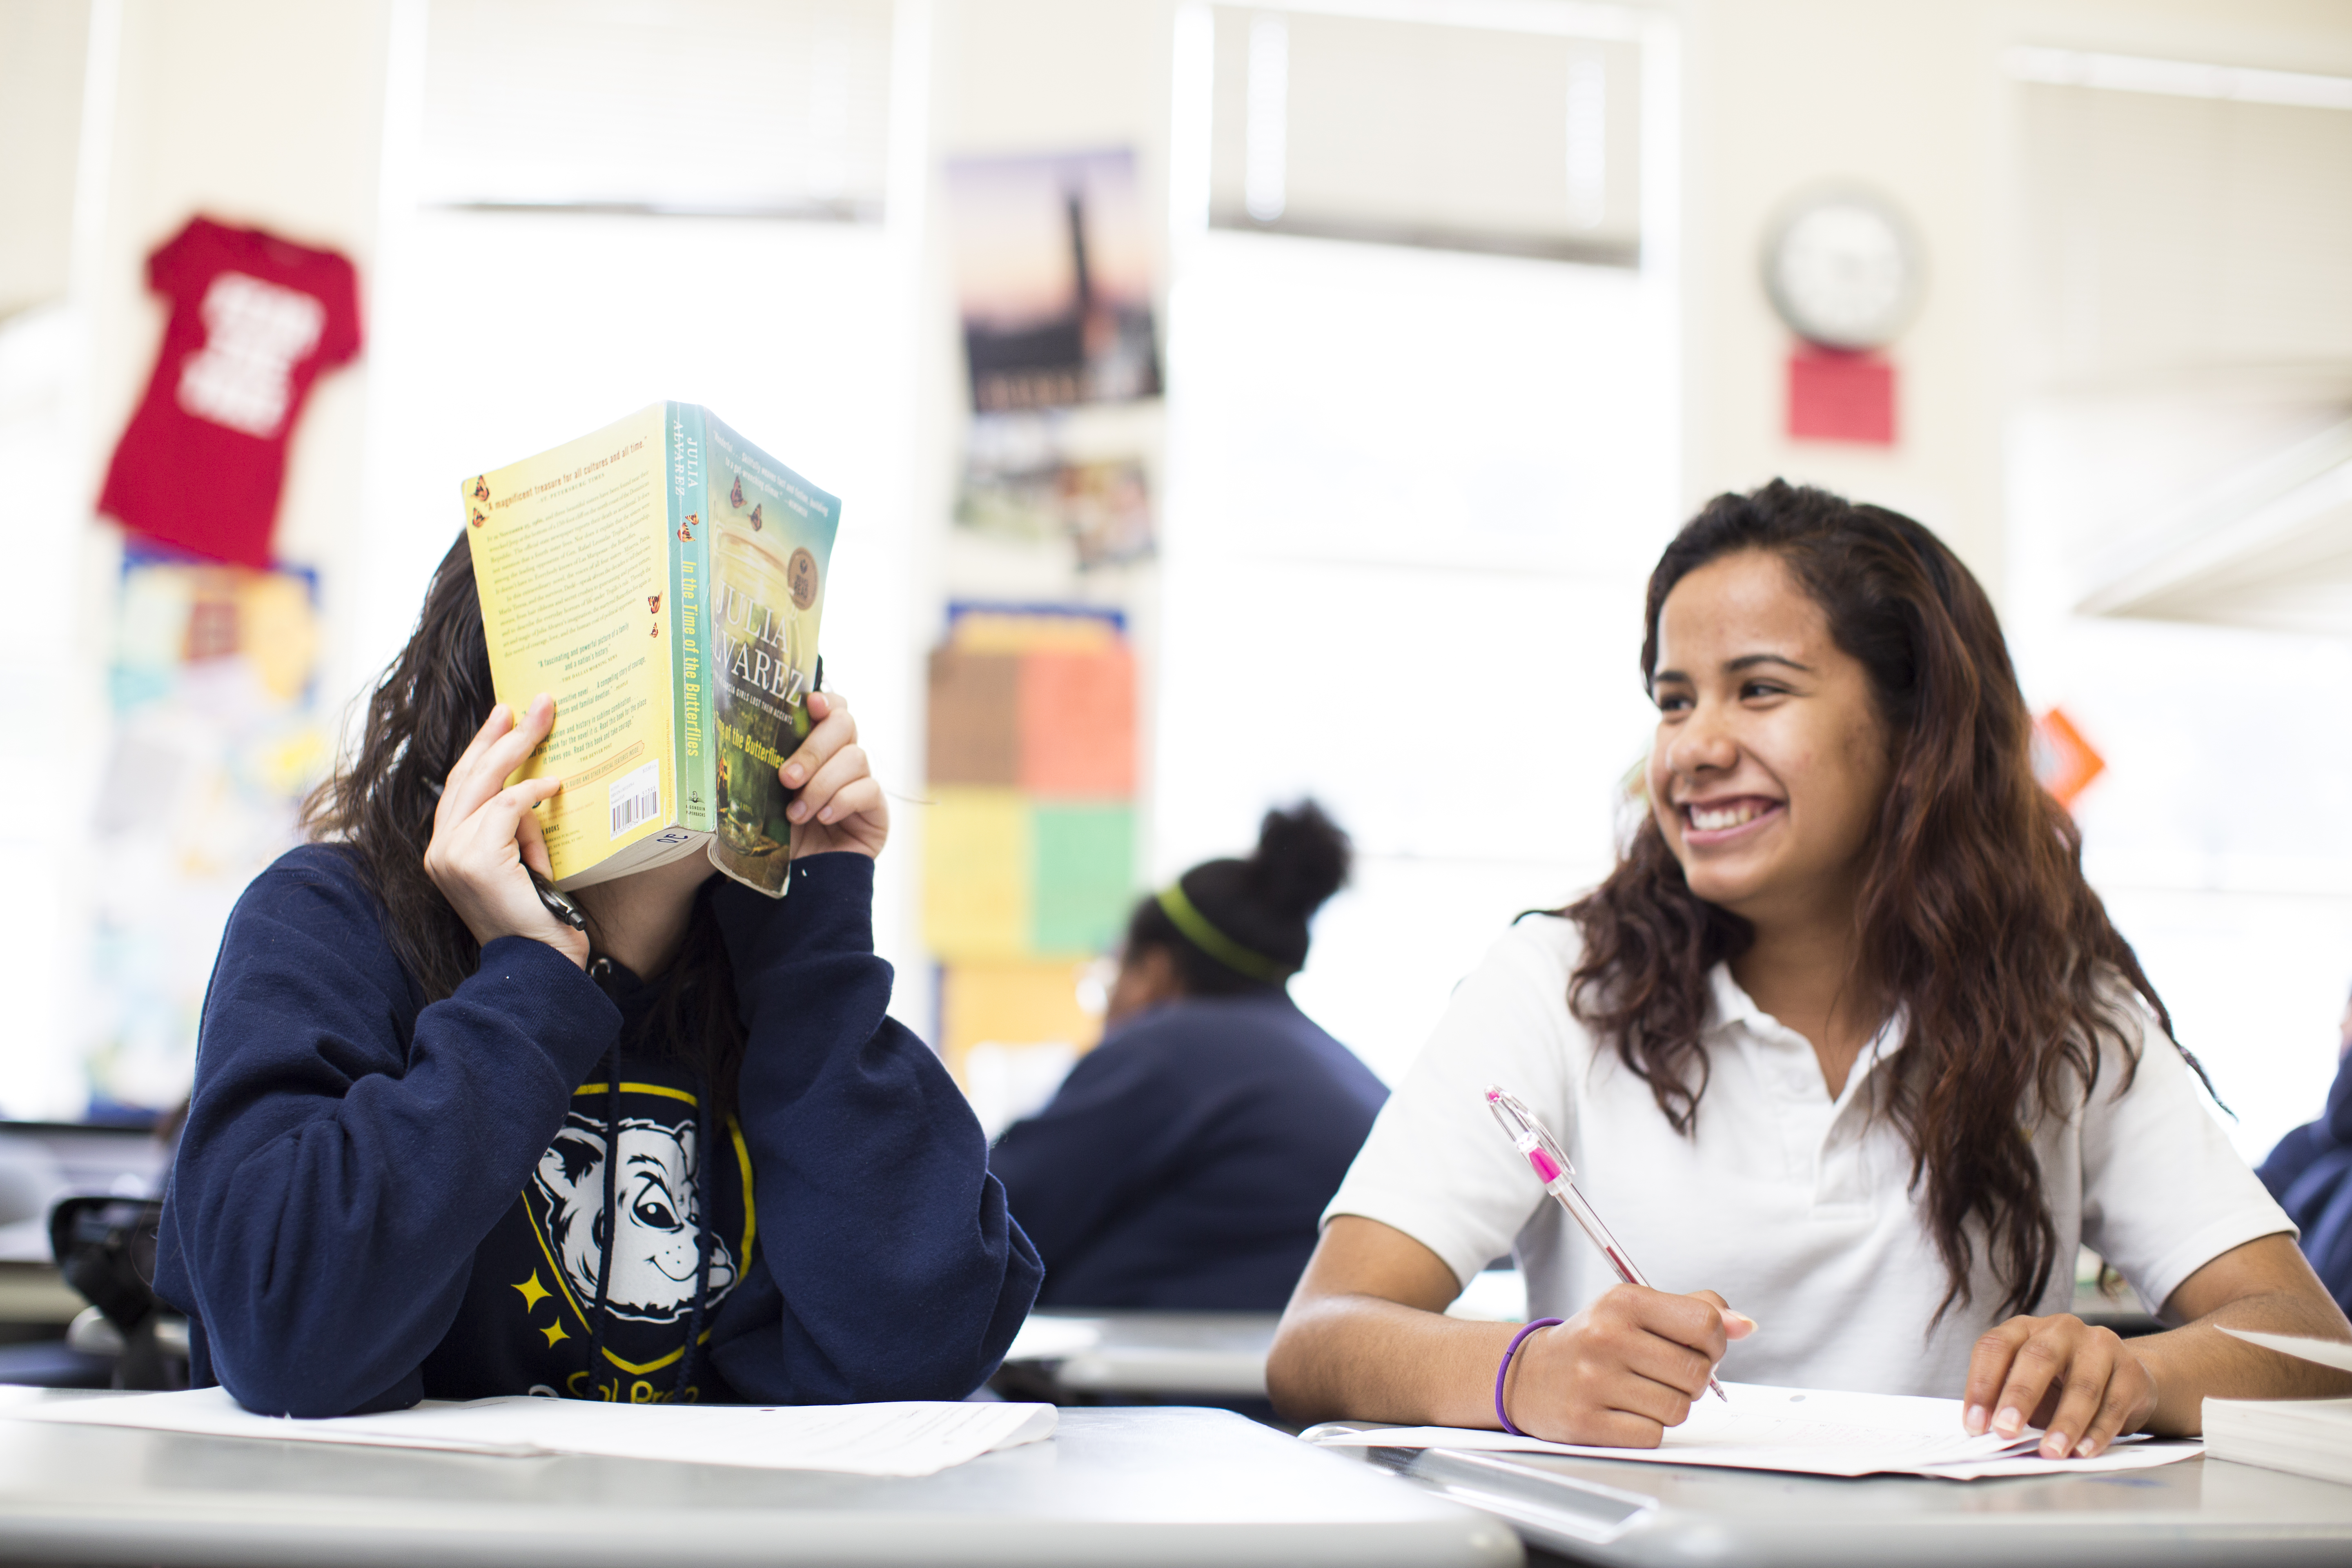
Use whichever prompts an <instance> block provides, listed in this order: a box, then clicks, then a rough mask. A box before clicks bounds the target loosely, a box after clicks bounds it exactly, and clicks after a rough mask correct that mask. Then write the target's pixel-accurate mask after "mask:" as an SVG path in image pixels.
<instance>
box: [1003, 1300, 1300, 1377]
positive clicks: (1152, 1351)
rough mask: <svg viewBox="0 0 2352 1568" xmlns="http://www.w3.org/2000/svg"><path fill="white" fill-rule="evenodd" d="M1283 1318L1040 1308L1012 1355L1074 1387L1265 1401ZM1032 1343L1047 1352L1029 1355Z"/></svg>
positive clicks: (1011, 1358)
mask: <svg viewBox="0 0 2352 1568" xmlns="http://www.w3.org/2000/svg"><path fill="white" fill-rule="evenodd" d="M1280 1321H1282V1314H1281V1313H1279V1312H1133V1311H1100V1312H1088V1311H1078V1310H1068V1311H1061V1310H1055V1311H1044V1312H1033V1313H1031V1314H1030V1315H1029V1322H1028V1324H1027V1325H1024V1330H1023V1333H1022V1337H1021V1338H1020V1339H1017V1340H1015V1341H1014V1342H1013V1349H1012V1351H1011V1352H1009V1353H1008V1354H1007V1355H1006V1356H1005V1360H1006V1361H1008V1362H1023V1361H1028V1362H1034V1363H1036V1364H1038V1365H1040V1366H1043V1367H1045V1368H1048V1369H1050V1371H1051V1373H1052V1375H1053V1377H1054V1380H1055V1383H1056V1384H1059V1385H1060V1386H1061V1387H1062V1388H1065V1389H1067V1390H1069V1391H1071V1392H1073V1393H1084V1394H1165V1395H1175V1396H1178V1397H1182V1396H1186V1395H1190V1396H1192V1397H1193V1398H1196V1399H1197V1398H1216V1399H1263V1398H1264V1397H1265V1355H1266V1352H1267V1351H1268V1350H1269V1349H1270V1348H1272V1346H1273V1344H1274V1330H1275V1325H1276V1324H1277V1323H1279V1322H1280ZM1032 1344H1034V1345H1036V1346H1038V1347H1040V1349H1041V1350H1042V1351H1044V1352H1046V1353H1040V1354H1036V1355H1030V1354H1026V1353H1024V1352H1026V1351H1027V1350H1028V1348H1029V1346H1030V1345H1032Z"/></svg>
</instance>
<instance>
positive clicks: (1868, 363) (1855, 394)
mask: <svg viewBox="0 0 2352 1568" xmlns="http://www.w3.org/2000/svg"><path fill="white" fill-rule="evenodd" d="M1789 436H1790V439H1792V440H1798V441H1860V442H1864V443H1866V444H1868V445H1870V446H1874V447H1892V446H1893V445H1895V367H1894V366H1893V365H1891V364H1889V363H1886V362H1885V360H1883V359H1880V358H1879V357H1878V356H1877V355H1876V354H1874V353H1843V352H1842V351H1840V350H1837V349H1824V348H1817V347H1815V346H1813V345H1812V344H1810V343H1808V344H1806V345H1805V346H1804V347H1802V348H1800V349H1798V350H1797V351H1796V352H1795V353H1792V354H1790V356H1789Z"/></svg>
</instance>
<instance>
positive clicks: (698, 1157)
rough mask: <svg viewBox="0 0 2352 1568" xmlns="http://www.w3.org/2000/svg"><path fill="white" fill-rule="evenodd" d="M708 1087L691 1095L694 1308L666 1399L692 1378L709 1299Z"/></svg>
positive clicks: (682, 1391)
mask: <svg viewBox="0 0 2352 1568" xmlns="http://www.w3.org/2000/svg"><path fill="white" fill-rule="evenodd" d="M713 1154H714V1151H713V1150H712V1148H711V1146H710V1086H709V1084H705V1085H703V1086H702V1092H701V1093H700V1094H698V1095H696V1096H695V1097H694V1162H695V1164H694V1199H695V1202H694V1208H695V1214H694V1251H695V1258H694V1311H693V1313H692V1314H691V1315H690V1316H689V1317H688V1319H687V1321H686V1351H685V1353H684V1354H682V1355H680V1356H679V1357H678V1358H677V1383H675V1384H672V1385H671V1388H670V1398H671V1399H672V1400H674V1401H675V1400H682V1399H684V1398H685V1397H686V1391H687V1388H688V1385H689V1384H692V1383H693V1381H694V1370H695V1369H694V1362H695V1352H697V1351H698V1350H699V1349H700V1348H701V1344H702V1313H703V1309H704V1307H705V1306H706V1305H707V1304H708V1303H709V1300H710V1208H711V1194H710V1167H711V1166H712V1164H714V1163H716V1162H715V1161H714V1159H713V1158H712V1156H713Z"/></svg>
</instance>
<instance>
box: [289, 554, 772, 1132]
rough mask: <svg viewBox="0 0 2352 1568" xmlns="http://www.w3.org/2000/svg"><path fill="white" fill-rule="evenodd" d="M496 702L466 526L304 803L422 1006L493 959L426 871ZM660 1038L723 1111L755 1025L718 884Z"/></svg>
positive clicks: (697, 908) (666, 981)
mask: <svg viewBox="0 0 2352 1568" xmlns="http://www.w3.org/2000/svg"><path fill="white" fill-rule="evenodd" d="M497 700H498V698H497V696H496V694H495V693H494V691H493V690H492V688H491V683H490V651H489V644H488V639H487V638H486V637H485V636H484V633H483V630H482V606H481V601H480V599H479V598H478V596H477V595H476V594H475V590H474V556H473V552H472V550H471V549H470V548H469V547H468V546H467V542H466V538H465V536H464V535H463V534H460V535H458V538H457V543H455V544H454V545H452V546H450V548H449V553H448V554H446V555H445V556H443V557H442V559H441V564H440V565H439V566H437V567H436V568H435V569H434V573H433V581H432V584H431V585H430V586H429V587H427V588H426V590H425V608H424V610H423V611H422V612H421V613H420V614H419V615H418V616H417V620H416V630H415V632H413V633H412V634H410V636H409V639H408V646H407V647H404V648H403V649H402V650H401V652H400V657H399V658H395V659H394V660H393V662H392V664H391V666H390V668H387V669H386V670H385V671H384V672H383V677H382V678H381V679H378V680H377V682H376V685H375V689H374V690H373V691H372V692H371V693H369V695H368V705H367V723H366V728H365V730H364V731H362V734H361V736H360V739H359V745H358V748H357V750H355V751H353V752H351V753H350V754H349V755H347V756H345V757H343V758H342V759H341V761H340V762H339V763H338V764H337V766H336V769H335V772H334V773H333V774H332V775H331V776H330V777H329V778H328V779H327V781H326V782H325V783H324V784H320V786H319V787H318V788H317V789H316V790H314V791H312V792H311V794H310V797H309V798H308V799H307V800H305V801H304V802H303V803H302V829H303V832H304V834H305V835H306V836H307V837H309V838H310V840H311V841H313V842H331V843H334V844H338V845H340V846H341V847H342V848H343V849H344V851H345V852H346V853H348V854H350V855H351V856H352V858H353V859H354V860H355V861H356V862H357V864H358V866H359V868H360V873H361V875H362V877H363V878H364V879H366V882H367V884H368V888H369V889H370V890H371V891H372V892H373V893H374V894H375V896H376V899H377V900H378V901H379V902H381V903H382V904H383V930H384V937H385V939H386V940H387V941H388V942H390V943H391V944H392V951H393V953H394V956H395V957H397V958H398V959H399V960H400V963H401V966H402V967H403V968H404V969H405V970H407V971H408V975H409V979H410V980H411V982H412V983H413V984H415V987H416V990H417V993H418V999H419V1001H420V1002H425V1003H431V1002H437V1001H439V1000H440V999H441V998H443V997H445V996H447V995H449V994H451V993H452V992H454V991H456V990H457V987H458V985H459V984H461V983H462V982H463V981H464V980H465V979H466V977H467V975H469V974H471V973H474V971H475V969H476V967H477V966H478V964H479V963H480V962H481V948H480V947H479V945H478V944H477V943H476V942H475V941H474V936H473V933H472V932H471V931H467V929H466V924H465V922H464V921H461V920H459V919H458V918H457V910H453V909H451V908H450V907H449V900H446V899H445V898H443V897H442V896H441V889H438V888H436V887H435V886H434V885H433V879H431V878H430V877H427V876H426V875H425V846H426V845H427V844H429V843H430V842H432V839H433V813H434V808H435V807H436V805H438V804H439V802H440V798H441V784H442V781H443V780H445V779H446V778H447V777H448V776H449V770H450V768H452V767H453V766H455V765H456V764H457V758H458V757H459V755H461V754H462V753H463V752H465V750H466V747H467V743H468V742H471V741H472V740H473V738H474V733H475V731H478V730H479V729H480V728H481V727H482V721H483V720H485V719H487V718H488V717H489V712H490V709H491V707H492V706H493V705H494V704H495V703H496V702H497ZM590 934H591V935H592V936H593V934H594V928H593V925H592V927H591V929H590ZM648 1038H649V1039H652V1040H654V1041H656V1042H659V1043H660V1045H661V1047H663V1048H666V1049H667V1050H668V1051H669V1052H670V1053H671V1054H673V1055H675V1056H676V1057H677V1058H679V1059H680V1060H681V1061H683V1062H685V1063H686V1064H687V1065H688V1067H690V1068H693V1069H694V1070H695V1071H697V1072H698V1073H699V1074H700V1075H701V1077H702V1079H703V1081H704V1082H705V1083H707V1084H708V1085H709V1086H710V1089H711V1099H712V1100H713V1102H714V1107H713V1109H714V1110H715V1112H716V1113H717V1114H719V1115H720V1116H722V1117H723V1116H725V1115H726V1114H728V1113H729V1112H730V1111H731V1110H732V1109H733V1106H734V1098H735V1078H736V1072H737V1069H738V1068H740V1065H741V1063H742V1059H743V1038H744V1037H743V1027H742V1025H741V1023H740V1020H739V1019H738V1018H737V1016H736V1011H735V977H734V972H733V970H732V969H731V968H730V965H729V963H728V961H727V947H726V943H725V942H724V941H723V940H722V939H721V938H720V936H719V927H718V923H717V917H716V916H715V915H714V914H713V913H712V912H711V908H710V899H709V893H708V891H707V890H706V892H705V893H704V894H703V896H701V897H699V898H698V899H697V900H695V903H694V913H693V915H692V917H691V924H690V925H689V926H688V931H687V939H686V942H685V945H684V946H683V948H681V949H680V952H679V957H678V958H677V962H675V963H672V964H671V965H670V967H669V970H668V972H667V973H666V974H665V975H663V976H662V977H661V992H660V994H659V997H658V999H657V1000H656V1004H655V1011H654V1015H653V1017H652V1019H651V1021H650V1025H649V1033H648Z"/></svg>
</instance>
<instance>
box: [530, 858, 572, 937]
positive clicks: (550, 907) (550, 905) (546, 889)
mask: <svg viewBox="0 0 2352 1568" xmlns="http://www.w3.org/2000/svg"><path fill="white" fill-rule="evenodd" d="M523 869H524V870H526V871H530V885H531V887H532V889H534V890H535V891H536V892H537V893H538V894H539V901H540V902H541V904H544V905H545V906H546V907H547V912H548V913H549V914H551V915H553V916H554V917H555V918H556V919H557V920H560V921H562V922H563V923H564V924H565V925H568V926H570V927H571V928H572V930H573V931H586V930H587V929H588V916H587V915H586V914H585V913H584V912H583V910H581V908H580V906H579V905H578V904H576V903H574V902H572V896H571V895H570V894H569V893H566V892H565V891H564V890H563V889H561V888H559V887H557V886H556V885H555V884H554V883H552V882H551V881H549V880H548V879H546V878H544V877H542V876H541V875H540V874H539V873H538V872H537V871H536V870H532V868H530V866H528V865H526V866H525V867H524V868H523Z"/></svg>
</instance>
